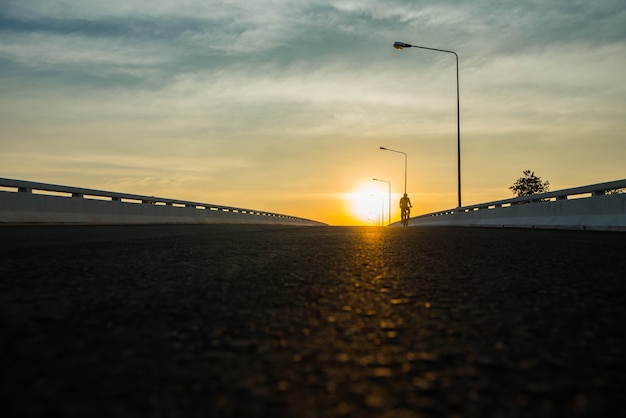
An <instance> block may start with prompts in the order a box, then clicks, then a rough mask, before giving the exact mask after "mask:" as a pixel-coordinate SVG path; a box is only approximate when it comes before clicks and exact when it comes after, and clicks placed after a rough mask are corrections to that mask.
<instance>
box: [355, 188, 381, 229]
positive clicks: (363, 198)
mask: <svg viewBox="0 0 626 418" xmlns="http://www.w3.org/2000/svg"><path fill="white" fill-rule="evenodd" d="M346 199H347V201H348V203H349V206H350V213H351V214H352V216H353V217H354V219H355V220H356V221H358V222H360V223H362V224H364V225H381V224H382V223H383V222H382V220H383V219H384V216H386V215H385V214H386V213H387V200H386V199H387V193H381V190H380V189H379V188H377V187H376V186H370V185H361V186H359V187H358V188H357V189H356V190H355V191H354V192H351V193H348V194H347V195H346Z"/></svg>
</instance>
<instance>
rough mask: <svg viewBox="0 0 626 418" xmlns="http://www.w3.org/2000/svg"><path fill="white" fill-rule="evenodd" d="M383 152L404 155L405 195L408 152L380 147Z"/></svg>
mask: <svg viewBox="0 0 626 418" xmlns="http://www.w3.org/2000/svg"><path fill="white" fill-rule="evenodd" d="M379 148H380V149H381V150H383V151H391V152H397V153H398V154H404V193H406V160H407V157H406V152H402V151H396V150H395V149H390V148H385V147H379Z"/></svg>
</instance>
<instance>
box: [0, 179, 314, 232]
mask: <svg viewBox="0 0 626 418" xmlns="http://www.w3.org/2000/svg"><path fill="white" fill-rule="evenodd" d="M59 198H66V199H69V200H59ZM42 199H43V200H42ZM107 204H108V206H107ZM119 204H125V205H123V210H121V211H120V207H121V206H119ZM183 210H184V211H183ZM64 211H66V212H67V213H66V214H65V215H64V216H61V215H58V214H59V213H61V212H64ZM90 211H93V213H94V216H90V214H89V212H90ZM51 213H53V214H57V215H54V216H53V215H50V214H51ZM78 213H80V216H74V217H72V214H74V215H77V214H78ZM124 215H128V216H124ZM168 217H169V218H170V219H169V220H168ZM54 219H57V220H59V221H58V222H60V223H91V222H90V221H88V220H89V219H96V221H95V223H153V222H158V223H186V221H185V219H187V220H188V221H190V222H192V223H206V222H208V223H211V222H216V221H218V222H220V223H227V222H229V221H233V222H235V223H278V224H302V225H315V226H321V225H326V224H324V223H321V222H317V221H313V220H310V219H305V218H300V217H296V216H290V215H285V214H281V213H275V212H268V211H262V210H256V209H248V208H241V207H235V206H225V205H217V204H213V203H201V202H193V201H188V200H180V199H170V198H163V197H156V196H145V195H137V194H130V193H119V192H111V191H105V190H95V189H86V188H81V187H72V186H63V185H57V184H48V183H39V182H32V181H25V180H14V179H7V178H0V223H47V220H48V221H50V222H52V223H57V222H56V221H54ZM61 219H65V221H63V220H61ZM71 219H77V221H76V222H73V221H71ZM98 219H100V220H103V219H104V222H102V221H98ZM106 219H109V221H106Z"/></svg>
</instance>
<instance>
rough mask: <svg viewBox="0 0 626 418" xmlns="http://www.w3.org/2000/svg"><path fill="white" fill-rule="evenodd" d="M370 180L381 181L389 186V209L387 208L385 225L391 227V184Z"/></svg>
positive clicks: (385, 181)
mask: <svg viewBox="0 0 626 418" xmlns="http://www.w3.org/2000/svg"><path fill="white" fill-rule="evenodd" d="M372 180H374V181H382V182H383V183H387V184H388V185H389V207H388V208H387V218H388V223H387V225H391V182H390V181H387V180H380V179H372Z"/></svg>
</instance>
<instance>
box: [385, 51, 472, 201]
mask: <svg viewBox="0 0 626 418" xmlns="http://www.w3.org/2000/svg"><path fill="white" fill-rule="evenodd" d="M393 47H394V48H396V49H404V48H421V49H430V50H431V51H439V52H447V53H449V54H454V56H455V58H456V129H457V140H456V150H457V184H458V196H459V207H461V107H460V103H459V102H460V101H459V56H458V55H457V54H456V52H454V51H448V50H445V49H437V48H428V47H426V46H418V45H411V44H407V43H404V42H394V43H393Z"/></svg>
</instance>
